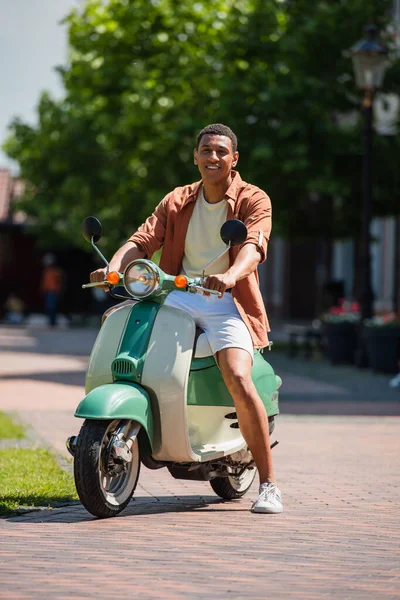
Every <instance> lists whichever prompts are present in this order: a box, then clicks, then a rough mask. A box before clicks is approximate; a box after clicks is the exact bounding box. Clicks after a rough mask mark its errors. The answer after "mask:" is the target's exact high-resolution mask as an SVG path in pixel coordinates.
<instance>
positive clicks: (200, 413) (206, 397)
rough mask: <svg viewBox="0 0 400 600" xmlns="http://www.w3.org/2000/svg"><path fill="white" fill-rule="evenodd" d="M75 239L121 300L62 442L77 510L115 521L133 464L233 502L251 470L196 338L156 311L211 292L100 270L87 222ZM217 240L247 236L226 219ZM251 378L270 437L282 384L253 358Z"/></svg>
mask: <svg viewBox="0 0 400 600" xmlns="http://www.w3.org/2000/svg"><path fill="white" fill-rule="evenodd" d="M83 233H84V236H85V238H86V239H87V241H89V242H90V243H91V244H92V246H93V248H94V249H95V250H96V252H97V253H98V254H99V256H100V257H101V258H102V260H103V261H104V262H105V264H106V265H107V269H106V280H105V281H104V282H103V284H104V285H106V286H108V288H109V291H110V293H111V294H114V296H115V297H117V298H120V299H126V298H127V297H126V296H122V295H120V294H116V291H115V288H116V287H122V286H123V287H124V288H125V290H126V292H127V293H128V294H129V296H128V298H130V300H131V302H128V303H127V302H122V303H120V304H117V305H116V306H114V307H113V309H112V310H111V312H110V309H109V312H110V314H109V316H108V317H107V318H106V319H104V320H103V324H102V326H101V329H100V331H99V333H98V336H97V339H96V341H95V344H94V347H93V350H92V353H91V356H90V361H89V366H88V370H87V374H86V396H85V397H84V399H83V400H82V401H81V402H80V404H79V406H78V408H77V410H76V412H75V416H76V417H78V418H81V419H84V422H83V425H82V427H81V429H80V432H79V435H76V436H71V437H69V438H68V440H67V448H68V450H69V452H70V453H71V454H72V456H73V458H74V476H75V485H76V489H77V492H78V495H79V498H80V500H81V502H82V504H83V505H84V506H85V508H86V509H87V510H88V511H89V512H90V513H91V514H92V515H94V516H96V517H100V518H104V517H111V516H115V515H117V514H118V513H120V512H121V511H122V510H123V509H124V508H125V507H126V506H127V504H128V503H129V501H130V499H131V497H132V495H133V493H134V491H135V488H136V485H137V482H138V478H139V472H140V466H141V463H143V464H144V465H145V466H146V467H147V468H148V469H159V468H167V469H168V471H169V472H170V474H171V475H172V476H173V477H174V478H176V479H186V480H201V481H209V482H210V485H211V487H212V489H213V490H214V492H215V493H216V494H217V495H218V496H220V497H221V498H224V499H227V500H231V499H235V498H240V497H242V496H243V495H244V494H245V493H246V492H247V491H248V489H249V488H250V486H251V484H252V483H253V480H254V478H255V475H256V468H255V464H254V461H253V458H252V455H251V453H250V451H249V449H248V447H247V444H246V442H245V441H244V439H243V437H242V435H241V433H240V429H239V424H238V420H237V415H236V412H235V410H234V403H233V399H232V397H231V395H230V394H229V392H228V390H227V388H226V386H225V383H224V381H223V378H222V375H221V372H220V370H219V368H218V366H217V364H216V361H215V358H214V356H213V354H212V352H211V348H210V346H209V345H208V342H207V338H206V335H205V333H204V332H202V331H199V330H197V331H196V325H195V322H194V320H193V319H192V317H191V316H189V315H188V314H187V313H185V312H184V311H182V310H179V309H177V308H173V307H170V306H166V305H164V301H165V299H166V297H167V295H168V294H169V293H170V292H171V291H172V290H180V291H181V292H182V293H204V292H206V293H210V294H214V293H215V294H218V292H216V291H214V290H207V289H206V288H205V287H204V281H205V274H204V273H205V270H204V271H203V276H202V277H200V278H196V279H189V278H187V277H185V276H184V275H178V276H177V277H174V276H171V275H167V274H166V273H164V272H163V271H162V270H161V269H160V268H159V267H158V266H157V265H156V264H155V263H154V262H152V261H150V260H147V259H138V260H134V261H132V262H131V263H130V264H128V265H127V267H126V269H125V271H124V273H123V274H121V273H118V272H115V271H112V272H109V271H108V262H107V260H106V259H105V258H104V256H103V255H102V253H101V251H100V250H99V249H98V248H97V246H96V242H97V241H98V240H99V239H100V237H101V235H102V226H101V223H100V222H99V221H98V220H97V219H96V218H95V217H87V218H86V219H85V220H84V222H83ZM221 237H222V239H223V241H224V242H225V244H226V245H227V247H226V250H225V251H224V252H228V251H229V249H230V247H231V246H234V245H238V244H242V243H243V242H244V240H245V239H246V237H247V229H246V227H245V225H244V223H242V222H241V221H238V220H230V221H227V222H226V223H224V225H223V226H222V228H221ZM224 252H223V253H222V254H224ZM222 254H221V255H220V256H222ZM218 258H219V257H217V259H218ZM217 259H215V260H217ZM212 262H214V261H212ZM210 264H211V263H210ZM95 285H99V283H90V284H85V285H83V286H82V287H83V288H89V287H93V286H95ZM252 378H253V381H254V384H255V386H256V388H257V391H258V393H259V395H260V397H261V399H262V401H263V403H264V406H265V409H266V411H267V414H268V419H269V429H270V433H272V431H273V429H274V425H275V423H274V418H275V416H276V415H278V413H279V408H278V396H279V392H278V390H279V387H280V385H281V384H282V380H281V378H280V377H279V376H278V375H275V373H274V371H273V369H272V367H271V365H270V364H269V363H268V362H267V361H266V360H265V359H264V357H263V355H262V352H261V351H259V350H255V352H254V363H253V369H252ZM277 443H278V442H275V443H274V444H272V446H274V445H276V444H277Z"/></svg>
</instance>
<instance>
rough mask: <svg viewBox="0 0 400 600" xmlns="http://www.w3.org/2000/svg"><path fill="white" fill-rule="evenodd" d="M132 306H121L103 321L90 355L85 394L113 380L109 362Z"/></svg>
mask: <svg viewBox="0 0 400 600" xmlns="http://www.w3.org/2000/svg"><path fill="white" fill-rule="evenodd" d="M133 306H134V305H133V304H132V305H130V306H121V308H118V309H117V310H115V311H114V312H113V313H112V314H111V315H110V316H109V317H107V319H106V320H105V321H104V323H103V326H102V327H101V329H100V331H99V333H98V335H97V338H96V341H95V343H94V346H93V350H92V353H91V355H90V360H89V366H88V370H87V373H86V382H85V387H86V393H87V394H88V393H89V392H90V391H91V390H93V389H95V388H96V387H98V386H99V385H105V384H107V383H112V382H113V375H112V373H111V363H112V361H113V360H114V358H115V357H116V356H117V354H118V352H119V347H120V344H121V340H122V336H123V334H124V331H125V328H126V325H127V323H128V320H129V315H130V313H131V310H132V307H133Z"/></svg>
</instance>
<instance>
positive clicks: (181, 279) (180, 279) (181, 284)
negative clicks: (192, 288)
mask: <svg viewBox="0 0 400 600" xmlns="http://www.w3.org/2000/svg"><path fill="white" fill-rule="evenodd" d="M174 284H175V287H177V288H179V289H183V288H185V287H186V286H187V284H188V280H187V278H186V277H185V276H184V275H177V276H176V277H175V279H174Z"/></svg>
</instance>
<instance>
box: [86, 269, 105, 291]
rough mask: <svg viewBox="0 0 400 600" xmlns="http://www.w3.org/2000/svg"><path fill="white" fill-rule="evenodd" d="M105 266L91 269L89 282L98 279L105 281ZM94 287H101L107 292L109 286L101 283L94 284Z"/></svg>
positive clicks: (94, 281)
mask: <svg viewBox="0 0 400 600" xmlns="http://www.w3.org/2000/svg"><path fill="white" fill-rule="evenodd" d="M106 271H107V270H106V268H105V267H103V268H102V269H97V270H96V271H93V272H92V273H90V283H96V281H99V282H101V283H103V281H105V279H106V276H107V275H106ZM96 287H98V288H103V290H104V291H105V292H108V290H109V288H108V287H106V286H105V285H104V284H103V285H96Z"/></svg>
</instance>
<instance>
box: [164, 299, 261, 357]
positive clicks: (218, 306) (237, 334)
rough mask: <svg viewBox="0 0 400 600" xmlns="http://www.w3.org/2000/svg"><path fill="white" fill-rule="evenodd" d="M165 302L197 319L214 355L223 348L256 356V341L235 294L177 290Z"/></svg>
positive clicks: (196, 321)
mask: <svg viewBox="0 0 400 600" xmlns="http://www.w3.org/2000/svg"><path fill="white" fill-rule="evenodd" d="M165 305H167V306H174V307H175V308H179V309H180V310H184V311H185V312H187V313H188V314H189V315H190V316H191V317H192V318H193V319H194V321H195V323H196V325H197V326H198V327H200V328H201V329H203V331H204V332H205V334H206V336H207V339H208V343H209V344H210V348H211V350H212V352H213V354H216V353H217V352H219V351H220V350H223V349H224V348H242V349H243V350H246V351H247V352H248V353H249V354H250V356H251V358H253V341H252V339H251V336H250V332H249V330H248V329H247V325H246V324H245V323H244V321H243V319H242V317H241V316H240V314H239V311H238V309H237V308H236V304H235V302H234V300H233V298H232V294H227V293H225V294H224V295H223V296H222V298H218V296H216V295H211V296H203V294H191V293H190V292H186V293H185V292H179V291H177V290H174V291H173V292H171V293H170V294H169V295H168V296H167V299H166V301H165Z"/></svg>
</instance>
